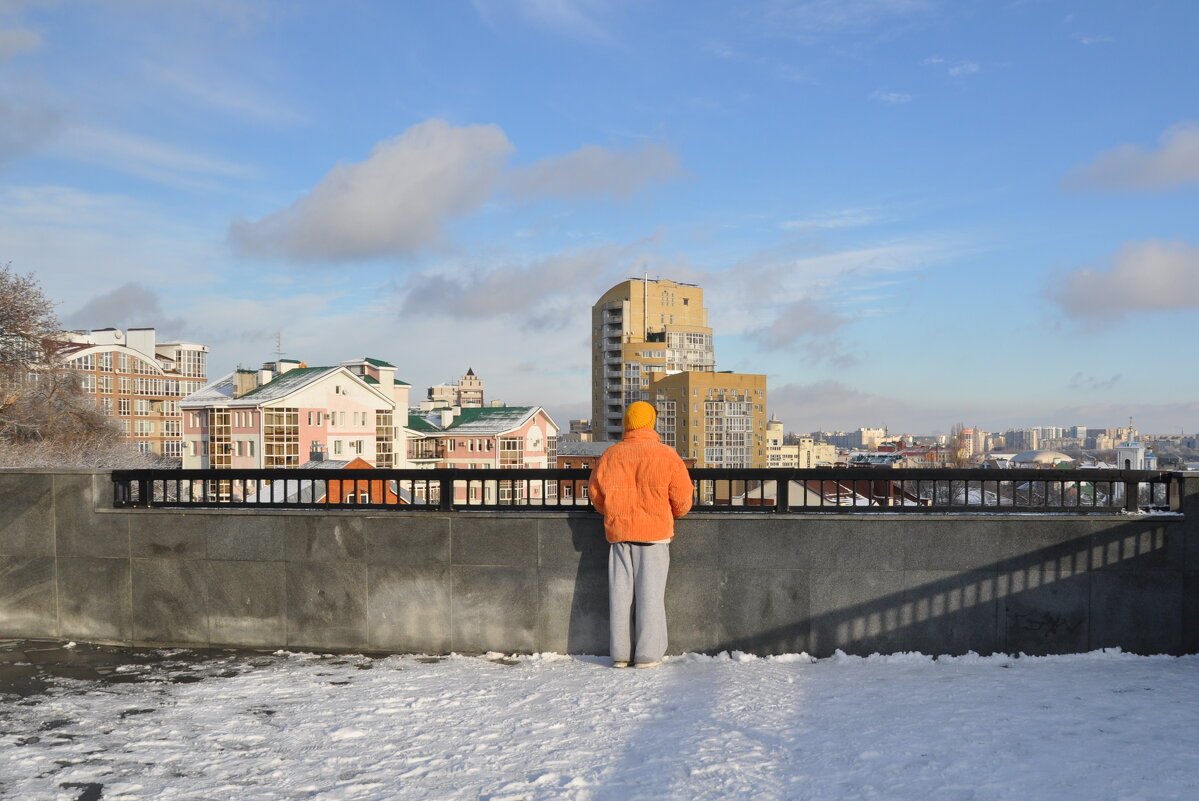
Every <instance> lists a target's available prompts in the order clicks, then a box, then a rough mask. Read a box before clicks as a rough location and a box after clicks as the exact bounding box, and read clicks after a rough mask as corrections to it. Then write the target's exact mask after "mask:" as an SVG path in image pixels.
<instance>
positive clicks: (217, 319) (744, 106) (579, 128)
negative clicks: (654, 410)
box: [0, 0, 1199, 434]
mask: <svg viewBox="0 0 1199 801" xmlns="http://www.w3.org/2000/svg"><path fill="white" fill-rule="evenodd" d="M688 11H689V13H688V14H686V15H684V14H682V13H680V12H679V11H678V6H677V5H673V4H664V3H647V4H627V3H619V2H598V1H597V2H583V1H582V0H580V2H577V3H567V2H563V3H544V2H534V1H533V0H527V1H526V2H521V1H519V0H512V2H499V1H498V0H497V2H490V3H485V2H482V0H480V2H476V3H473V4H420V5H413V6H407V7H406V6H401V5H399V4H381V3H379V4H375V3H362V4H354V5H352V6H345V5H342V4H328V3H304V4H283V3H277V4H276V3H271V2H255V3H241V2H237V1H236V0H224V1H223V2H221V3H218V4H198V3H196V4H193V3H178V4H169V5H165V4H164V5H146V4H141V3H133V2H122V1H121V0H113V1H112V2H106V3H96V4H82V3H71V2H65V3H38V2H30V3H17V4H0V112H2V113H3V114H4V115H5V116H6V118H7V119H8V120H9V121H10V122H9V124H8V126H7V131H6V133H5V134H3V135H0V263H3V262H10V261H11V263H12V267H13V269H14V270H16V271H18V272H33V273H34V274H35V275H37V277H38V278H39V280H40V281H41V282H42V285H43V287H44V288H45V290H46V292H47V294H48V295H50V296H51V297H53V298H56V299H58V300H60V301H61V305H60V307H59V312H60V317H61V318H62V320H63V322H64V324H66V325H67V326H68V327H70V328H100V327H105V326H113V327H119V328H131V327H138V326H154V327H156V328H157V329H158V331H159V333H160V335H161V336H162V337H164V338H166V337H177V338H181V339H186V340H188V341H194V342H201V343H205V344H208V345H209V346H210V348H211V352H210V370H209V375H210V376H219V375H222V374H224V373H225V372H228V371H229V370H230V369H232V368H233V367H235V366H236V365H237V364H238V363H243V364H248V365H249V366H256V365H257V364H258V363H260V362H263V361H267V360H269V359H271V358H272V357H273V354H274V350H275V338H276V335H280V336H281V338H282V343H283V348H284V350H285V352H286V354H287V355H289V356H292V357H295V358H299V359H303V360H305V361H307V362H308V363H310V364H338V363H340V362H342V361H343V360H345V359H347V358H353V357H362V356H371V355H377V354H390V355H393V358H397V361H398V364H397V366H398V368H399V371H398V375H399V376H400V377H402V378H404V380H406V381H410V382H411V383H412V384H413V385H414V386H417V387H425V386H430V385H434V384H438V383H442V382H445V381H447V380H449V379H451V378H453V377H455V376H458V375H461V374H462V372H463V371H464V370H466V369H467V368H468V367H473V368H474V370H475V371H476V372H477V373H478V374H479V375H480V376H481V377H483V378H484V379H486V381H487V382H488V395H489V397H491V398H497V399H502V400H505V401H507V402H508V403H512V404H521V403H536V404H539V405H542V406H545V407H546V408H547V410H549V411H550V413H551V415H552V416H553V417H554V418H555V419H556V420H558V421H559V422H560V423H561V424H563V425H565V424H566V421H567V420H569V419H571V418H580V417H589V416H590V411H589V410H590V400H589V391H590V383H589V376H590V355H589V353H590V351H589V327H590V307H591V304H592V303H593V302H594V299H595V298H596V297H599V296H600V294H601V293H603V292H604V291H605V290H606V289H607V288H609V287H611V286H613V285H615V284H616V283H618V282H620V281H622V280H625V279H627V278H634V277H640V276H643V275H649V276H650V277H651V278H657V277H661V278H665V279H671V280H676V281H685V282H690V283H696V284H699V285H700V286H702V287H703V288H704V290H705V292H706V294H707V297H708V301H707V305H708V307H709V308H710V310H711V318H712V319H711V321H710V323H709V324H710V325H711V327H712V329H713V331H714V332H715V347H716V350H717V352H718V358H719V363H718V365H717V369H730V368H731V369H735V370H737V371H744V372H747V373H761V374H764V375H766V376H768V380H769V387H770V395H769V401H770V404H769V406H770V408H769V411H770V413H772V414H774V415H776V416H777V417H778V418H780V419H782V420H783V421H784V422H785V423H786V425H787V428H788V430H793V431H813V430H820V429H826V430H838V429H840V430H850V429H853V428H857V427H859V426H884V425H885V426H887V427H888V428H890V430H891V431H893V432H900V431H904V432H911V433H916V434H927V433H936V432H938V431H939V432H942V433H945V432H948V431H949V429H950V427H951V426H952V425H954V424H955V423H958V422H961V423H964V424H965V425H967V426H979V427H982V428H984V429H987V430H992V431H1002V430H1004V429H1006V428H1012V427H1030V426H1037V425H1086V426H1090V427H1095V428H1107V427H1115V426H1120V425H1123V424H1125V423H1126V422H1127V419H1128V417H1129V416H1132V417H1133V418H1134V419H1135V424H1136V427H1137V428H1138V429H1140V430H1141V431H1146V432H1154V433H1163V434H1164V433H1178V432H1180V431H1185V433H1188V434H1189V433H1193V432H1194V431H1195V429H1196V428H1197V427H1199V426H1196V421H1197V420H1199V402H1197V401H1196V399H1197V398H1199V375H1196V374H1195V373H1194V371H1185V370H1177V369H1172V365H1173V363H1174V361H1176V360H1178V359H1179V358H1183V359H1185V356H1182V357H1176V356H1174V354H1173V353H1172V352H1171V350H1172V348H1171V346H1172V345H1173V344H1174V343H1181V344H1183V345H1184V346H1185V344H1187V343H1189V342H1190V341H1193V339H1194V335H1195V333H1196V332H1199V241H1197V240H1196V239H1195V233H1194V224H1193V221H1194V219H1196V218H1199V109H1196V108H1195V107H1194V104H1193V94H1194V92H1193V88H1192V86H1191V83H1192V77H1191V76H1193V75H1194V74H1195V73H1196V71H1197V68H1199V54H1196V52H1195V51H1194V48H1193V47H1191V46H1190V43H1189V42H1188V35H1189V32H1190V31H1193V30H1194V29H1195V26H1196V24H1197V23H1199V7H1195V6H1192V5H1189V4H1171V5H1168V6H1165V7H1155V8H1153V9H1151V10H1149V11H1144V10H1140V9H1132V8H1129V7H1127V6H1123V5H1118V4H1112V3H1094V4H1088V5H1086V6H1085V7H1075V6H1073V5H1071V4H1069V3H1065V2H1045V3H1037V4H1028V3H1012V4H992V3H982V2H966V3H947V2H936V1H935V0H908V1H906V2H898V3H897V2H884V1H883V0H853V2H847V3H839V4H838V3H828V2H798V1H797V2H779V1H777V0H771V2H765V1H764V2H761V3H749V4H743V5H739V6H738V8H737V9H736V10H730V9H727V8H725V7H724V5H723V4H717V3H696V4H693V5H689V6H688ZM763 297H765V298H767V302H766V303H765V304H762V303H761V300H760V299H761V298H763ZM401 354H402V356H403V358H398V356H399V355H401Z"/></svg>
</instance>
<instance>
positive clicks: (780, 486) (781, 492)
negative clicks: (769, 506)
mask: <svg viewBox="0 0 1199 801" xmlns="http://www.w3.org/2000/svg"><path fill="white" fill-rule="evenodd" d="M763 485H765V482H763ZM774 510H775V511H776V512H779V513H780V514H781V513H783V512H790V511H791V471H790V470H788V471H787V472H786V473H783V474H782V475H780V476H779V477H778V478H777V479H775V482H774Z"/></svg>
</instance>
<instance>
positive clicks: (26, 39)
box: [0, 28, 42, 64]
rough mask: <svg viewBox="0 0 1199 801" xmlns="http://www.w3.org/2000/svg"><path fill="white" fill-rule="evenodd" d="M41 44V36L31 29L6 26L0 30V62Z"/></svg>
mask: <svg viewBox="0 0 1199 801" xmlns="http://www.w3.org/2000/svg"><path fill="white" fill-rule="evenodd" d="M41 45H42V37H41V36H39V35H38V34H36V33H34V32H33V31H27V30H23V29H21V28H6V29H2V30H0V64H3V63H4V62H5V61H8V60H9V59H10V58H12V57H13V56H15V55H18V54H20V53H28V52H31V51H33V50H37V49H38V48H39V47H41Z"/></svg>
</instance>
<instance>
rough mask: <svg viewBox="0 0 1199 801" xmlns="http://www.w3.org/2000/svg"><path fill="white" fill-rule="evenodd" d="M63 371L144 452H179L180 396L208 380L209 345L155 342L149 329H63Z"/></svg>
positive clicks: (177, 455)
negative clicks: (76, 378)
mask: <svg viewBox="0 0 1199 801" xmlns="http://www.w3.org/2000/svg"><path fill="white" fill-rule="evenodd" d="M61 336H62V339H64V340H65V341H66V343H67V344H66V345H65V346H64V348H63V351H62V358H63V362H64V364H65V366H66V368H67V369H68V370H70V371H71V372H72V373H75V374H76V375H78V376H79V380H80V384H81V386H82V388H83V391H84V392H85V393H87V394H89V395H92V396H93V397H95V399H96V404H97V405H98V406H99V407H100V408H101V409H102V410H103V411H104V412H105V413H106V414H108V415H110V416H111V417H113V418H114V419H115V420H116V421H117V424H118V425H119V426H120V428H121V430H122V431H123V432H124V433H125V436H126V437H127V438H128V439H129V440H130V441H132V442H133V444H134V445H135V446H136V447H137V449H138V450H140V451H141V452H143V453H154V454H158V455H160V456H165V457H168V458H172V459H180V458H182V456H183V429H182V415H181V410H180V401H181V400H182V399H183V398H184V397H186V396H187V395H190V394H192V393H193V392H195V391H197V390H199V389H201V388H202V387H203V386H204V385H205V384H206V383H207V382H208V346H207V345H199V344H196V343H194V342H162V343H160V342H158V337H157V332H156V331H155V329H153V328H130V329H129V330H128V331H127V332H126V331H121V330H120V329H118V328H101V329H96V330H94V331H68V332H64V333H63V334H62V335H61Z"/></svg>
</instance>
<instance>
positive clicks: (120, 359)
mask: <svg viewBox="0 0 1199 801" xmlns="http://www.w3.org/2000/svg"><path fill="white" fill-rule="evenodd" d="M117 372H118V373H127V372H129V354H128V353H118V354H117Z"/></svg>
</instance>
